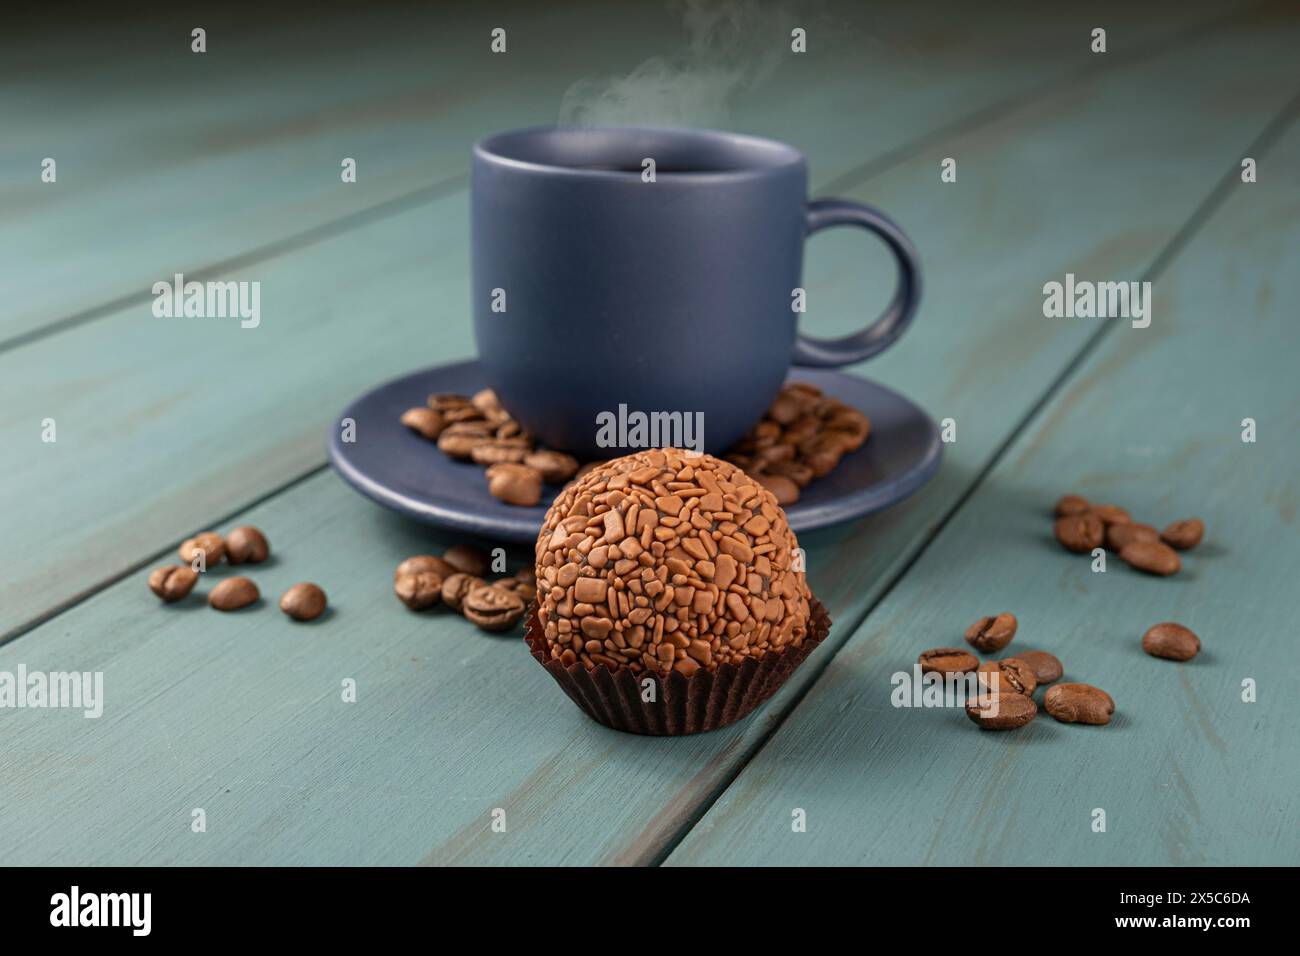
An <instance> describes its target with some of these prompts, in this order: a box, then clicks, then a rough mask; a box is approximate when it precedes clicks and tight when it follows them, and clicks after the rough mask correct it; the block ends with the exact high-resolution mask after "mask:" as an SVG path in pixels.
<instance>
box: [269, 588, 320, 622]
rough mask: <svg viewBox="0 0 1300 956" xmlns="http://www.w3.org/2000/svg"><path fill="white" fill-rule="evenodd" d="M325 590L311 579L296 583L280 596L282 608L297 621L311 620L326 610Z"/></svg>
mask: <svg viewBox="0 0 1300 956" xmlns="http://www.w3.org/2000/svg"><path fill="white" fill-rule="evenodd" d="M325 603H326V602H325V592H324V591H322V590H321V589H320V588H319V587H317V586H316V585H314V584H312V583H311V582H309V581H304V582H303V583H301V584H295V585H294V586H293V587H291V588H289V590H287V591H285V592H284V595H283V596H282V597H281V598H280V610H281V611H283V612H284V613H285V614H288V615H289V616H290V617H291V618H293V619H294V620H295V621H310V620H313V619H315V618H318V617H320V616H321V613H322V612H323V611H324V610H325Z"/></svg>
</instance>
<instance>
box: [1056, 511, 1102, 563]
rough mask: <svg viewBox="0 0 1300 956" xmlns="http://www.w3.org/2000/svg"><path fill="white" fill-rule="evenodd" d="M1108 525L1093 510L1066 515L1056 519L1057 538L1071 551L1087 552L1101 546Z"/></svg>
mask: <svg viewBox="0 0 1300 956" xmlns="http://www.w3.org/2000/svg"><path fill="white" fill-rule="evenodd" d="M1105 534H1106V526H1105V525H1104V524H1103V523H1102V520H1101V518H1099V517H1097V515H1095V514H1094V513H1092V512H1091V511H1085V512H1081V513H1079V514H1073V515H1065V516H1064V517H1062V518H1057V519H1056V540H1057V541H1059V542H1061V544H1062V545H1064V546H1065V548H1066V549H1067V550H1069V551H1074V552H1076V553H1078V554H1086V553H1087V552H1089V551H1091V550H1093V549H1094V548H1099V547H1101V542H1102V540H1103V539H1104V537H1105Z"/></svg>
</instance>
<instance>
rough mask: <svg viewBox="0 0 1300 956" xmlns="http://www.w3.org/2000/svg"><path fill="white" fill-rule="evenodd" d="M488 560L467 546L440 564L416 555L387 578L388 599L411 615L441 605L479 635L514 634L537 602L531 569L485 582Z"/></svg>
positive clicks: (456, 548) (438, 560)
mask: <svg viewBox="0 0 1300 956" xmlns="http://www.w3.org/2000/svg"><path fill="white" fill-rule="evenodd" d="M490 568H491V559H490V558H489V557H488V555H487V554H486V553H484V552H483V551H481V550H479V549H478V548H475V547H474V546H472V545H467V544H458V545H456V546H454V547H452V548H449V549H447V551H446V552H445V553H444V554H443V556H442V557H441V558H438V557H434V556H433V555H431V554H417V555H415V556H414V557H410V558H407V559H406V560H405V561H403V562H402V563H401V564H399V565H398V566H397V570H396V571H394V572H393V593H394V594H396V595H397V599H398V600H399V601H401V602H402V603H403V604H405V605H406V606H407V607H408V608H410V609H411V610H412V611H424V610H427V609H429V608H431V607H434V606H435V605H438V604H445V605H446V606H447V607H449V608H451V609H452V610H454V611H458V612H459V613H461V614H463V615H464V616H465V618H466V620H468V621H469V622H470V623H472V624H474V625H476V626H477V627H479V628H481V629H482V630H484V631H492V632H495V633H500V632H503V631H509V630H512V629H514V628H516V627H517V626H518V625H519V622H520V621H522V620H523V617H524V614H525V613H526V611H527V608H528V605H529V604H530V603H531V602H532V600H533V598H535V597H536V596H537V576H536V574H535V573H534V571H533V569H532V567H525V568H521V569H520V570H519V571H518V572H516V573H515V574H514V575H513V576H509V577H502V578H498V579H496V580H495V581H488V580H487V574H488V572H489V570H490Z"/></svg>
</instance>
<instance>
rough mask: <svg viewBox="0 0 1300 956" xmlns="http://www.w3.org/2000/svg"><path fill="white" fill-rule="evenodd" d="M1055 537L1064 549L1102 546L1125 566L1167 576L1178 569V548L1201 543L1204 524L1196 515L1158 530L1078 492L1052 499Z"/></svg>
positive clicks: (1086, 549)
mask: <svg viewBox="0 0 1300 956" xmlns="http://www.w3.org/2000/svg"><path fill="white" fill-rule="evenodd" d="M1055 514H1056V527H1055V533H1056V540H1057V541H1059V542H1060V543H1061V546H1062V547H1063V548H1065V549H1066V550H1067V551H1073V552H1075V553H1077V554H1088V553H1090V552H1092V551H1093V550H1094V549H1096V548H1101V547H1104V548H1106V550H1108V551H1112V552H1114V553H1116V554H1118V555H1119V556H1120V559H1121V560H1122V561H1124V563H1125V564H1127V565H1129V567H1132V568H1136V569H1137V570H1139V571H1144V572H1146V573H1147V574H1155V575H1159V576H1161V577H1167V576H1168V575H1171V574H1177V573H1178V572H1179V571H1180V570H1182V567H1183V562H1182V559H1181V558H1180V557H1179V556H1178V552H1179V551H1190V550H1191V549H1192V548H1194V547H1196V546H1197V545H1198V544H1200V543H1201V538H1202V537H1203V536H1204V535H1205V523H1204V522H1203V521H1201V519H1200V518H1187V519H1184V520H1182V521H1175V522H1174V523H1173V524H1171V525H1169V526H1168V527H1167V528H1165V530H1164V531H1159V530H1157V529H1156V528H1155V527H1153V526H1152V525H1149V524H1142V523H1140V522H1136V521H1134V520H1133V518H1132V517H1131V516H1130V515H1129V513H1128V512H1127V511H1125V510H1124V509H1123V508H1121V507H1119V506H1118V505H1094V504H1092V503H1091V502H1089V501H1088V499H1086V498H1084V497H1082V496H1080V495H1065V496H1064V497H1062V498H1061V499H1060V500H1059V501H1057V502H1056V509H1055Z"/></svg>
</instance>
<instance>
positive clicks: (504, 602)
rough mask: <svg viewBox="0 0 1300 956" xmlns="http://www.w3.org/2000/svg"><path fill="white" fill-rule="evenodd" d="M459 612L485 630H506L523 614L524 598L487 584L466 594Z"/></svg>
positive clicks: (514, 624)
mask: <svg viewBox="0 0 1300 956" xmlns="http://www.w3.org/2000/svg"><path fill="white" fill-rule="evenodd" d="M521 583H522V582H521ZM461 612H462V613H463V614H464V615H465V617H466V618H467V619H468V620H469V621H470V623H472V624H474V625H476V626H478V627H480V628H482V629H483V630H485V631H508V630H510V629H511V628H512V627H515V626H516V625H517V624H518V623H519V620H520V619H521V618H522V617H523V616H524V600H523V598H522V597H520V596H519V595H518V594H517V593H516V592H514V591H511V590H508V589H506V588H501V587H496V586H493V585H488V586H487V587H481V588H475V589H474V590H473V591H471V592H470V593H469V594H468V595H466V597H465V601H464V604H463V606H462V607H461Z"/></svg>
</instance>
